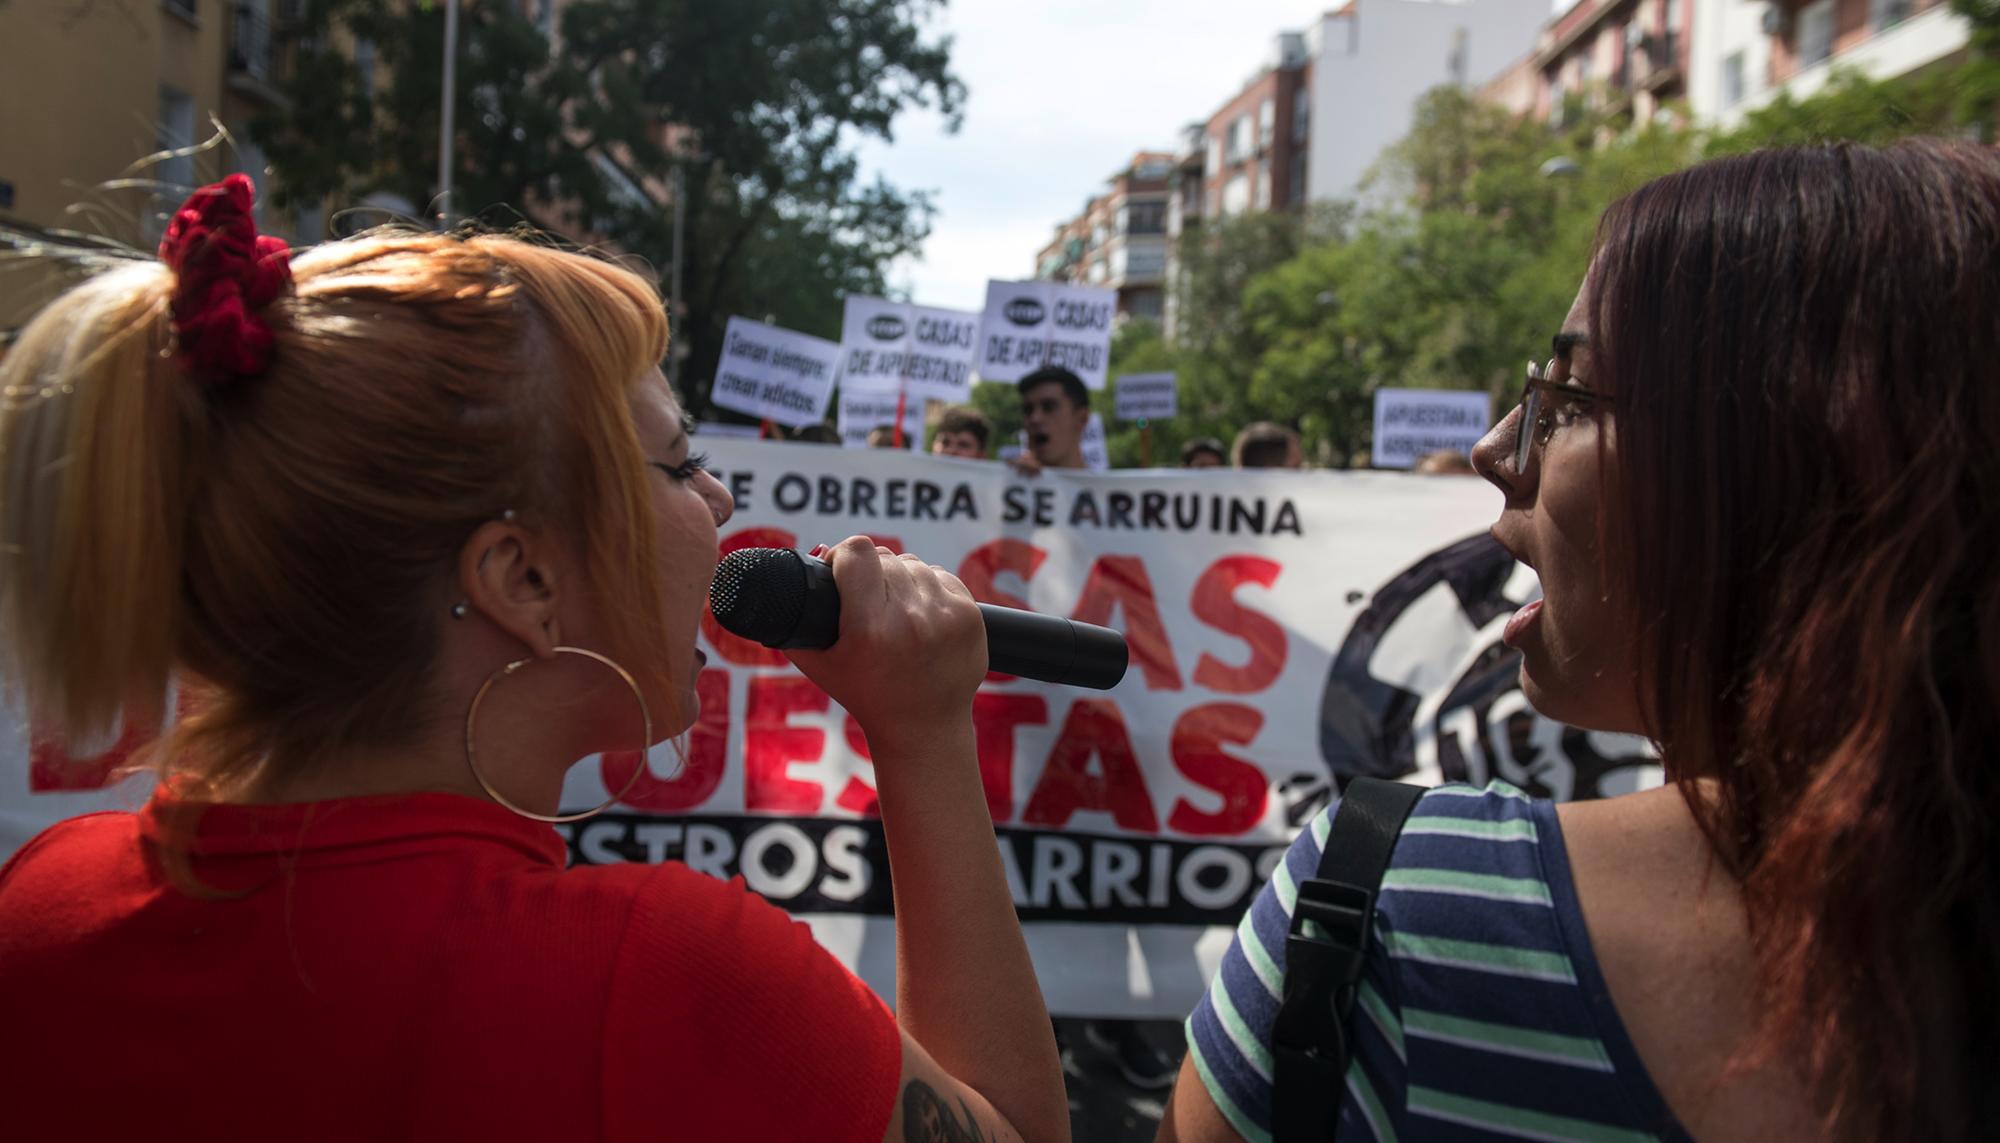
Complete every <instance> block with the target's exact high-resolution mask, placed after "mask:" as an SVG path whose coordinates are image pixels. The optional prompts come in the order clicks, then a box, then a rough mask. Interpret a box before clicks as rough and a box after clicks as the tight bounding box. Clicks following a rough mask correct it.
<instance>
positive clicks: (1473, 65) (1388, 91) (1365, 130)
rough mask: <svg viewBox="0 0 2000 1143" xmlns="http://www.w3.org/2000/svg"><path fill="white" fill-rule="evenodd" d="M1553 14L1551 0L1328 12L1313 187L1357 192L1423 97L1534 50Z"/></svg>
mask: <svg viewBox="0 0 2000 1143" xmlns="http://www.w3.org/2000/svg"><path fill="white" fill-rule="evenodd" d="M1548 17H1549V0H1355V3H1354V4H1353V6H1352V7H1351V8H1350V9H1346V10H1343V11H1342V12H1341V13H1339V14H1337V15H1328V16H1326V17H1324V18H1323V19H1322V21H1321V23H1320V27H1319V33H1320V34H1319V37H1318V38H1319V45H1318V48H1319V51H1318V56H1317V58H1316V59H1315V60H1314V63H1313V76H1312V91H1313V106H1312V143H1311V146H1310V148H1309V151H1308V154H1309V156H1310V158H1309V160H1308V166H1307V168H1306V193H1307V195H1308V196H1309V197H1310V198H1312V199H1314V200H1325V199H1339V198H1353V197H1355V195H1356V193H1357V191H1358V189H1359V187H1360V184H1361V181H1362V176H1363V175H1365V174H1366V173H1367V171H1368V168H1369V167H1371V166H1373V165H1374V163H1375V160H1376V159H1378V158H1380V157H1381V154H1382V151H1383V149H1384V148H1386V147H1388V146H1389V145H1390V144H1391V143H1394V142H1396V141H1397V140H1398V139H1401V138H1402V137H1403V136H1404V135H1406V134H1408V133H1409V130H1410V120H1411V116H1412V113H1413V110H1414V107H1415V104H1416V101H1417V98H1418V97H1419V96H1421V95H1422V94H1423V93H1424V92H1426V91H1429V90H1430V89H1431V88H1433V87H1437V86H1438V85H1440V84H1445V83H1456V84H1460V85H1462V86H1465V87H1467V88H1468V89H1472V90H1476V89H1477V88H1479V87H1481V86H1482V85H1484V84H1485V83H1486V82H1487V81H1488V80H1490V79H1492V78H1493V77H1494V76H1496V75H1499V74H1500V73H1501V72H1503V71H1505V70H1506V69H1507V67H1508V65H1510V64H1512V63H1514V62H1515V61H1516V60H1518V59H1520V58H1521V57H1522V56H1524V55H1526V54H1527V53H1528V52H1529V51H1531V50H1532V49H1533V48H1534V46H1535V33H1536V32H1537V31H1539V30H1540V28H1541V26H1542V23H1543V21H1545V20H1547V19H1548Z"/></svg>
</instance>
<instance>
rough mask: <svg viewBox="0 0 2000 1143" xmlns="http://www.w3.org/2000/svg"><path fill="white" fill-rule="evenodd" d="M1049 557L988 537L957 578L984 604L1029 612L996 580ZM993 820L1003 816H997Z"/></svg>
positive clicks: (1024, 572) (1023, 573) (1000, 679)
mask: <svg viewBox="0 0 2000 1143" xmlns="http://www.w3.org/2000/svg"><path fill="white" fill-rule="evenodd" d="M1048 558H1049V554H1048V553H1047V552H1045V551H1043V550H1042V549H1040V548H1038V547H1036V546H1035V545H1033V544H1030V543H1028V542H1027V541H1026V540H1008V539H1000V540H988V541H986V542H985V543H983V544H981V545H979V546H978V547H976V548H974V549H972V550H971V551H970V552H967V553H966V554H965V559H963V560H961V561H959V565H958V579H959V582H961V583H963V584H964V585H965V590H967V591H969V592H971V593H972V598H974V599H976V600H978V601H979V602H981V603H990V604H993V605H994V606H995V607H1012V608H1015V609H1016V610H1019V611H1030V610H1033V609H1032V608H1030V607H1029V606H1028V602H1027V600H1024V599H1022V598H1020V597H1019V596H1016V595H1011V594H1009V593H1007V592H1004V591H1001V590H1000V588H999V586H998V585H997V584H996V583H995V582H994V581H995V580H996V579H998V578H999V576H1000V573H1001V572H1013V573H1014V574H1015V575H1017V576H1020V577H1021V579H1022V580H1023V581H1026V580H1027V579H1029V578H1031V577H1032V576H1033V575H1034V574H1035V571H1036V569H1038V568H1040V567H1041V566H1042V561H1044V560H1046V559H1048ZM986 681H987V682H989V683H1011V682H1013V681H1014V676H1012V675H1003V674H1001V673H1000V672H998V671H988V672H986ZM1007 801H1008V805H1009V806H1010V807H1011V806H1012V804H1013V798H1012V797H1009V798H1008V799H1007ZM994 820H995V821H999V820H1000V819H999V818H997V817H996V818H995V819H994Z"/></svg>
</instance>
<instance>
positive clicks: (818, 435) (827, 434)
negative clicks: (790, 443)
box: [792, 424, 840, 445]
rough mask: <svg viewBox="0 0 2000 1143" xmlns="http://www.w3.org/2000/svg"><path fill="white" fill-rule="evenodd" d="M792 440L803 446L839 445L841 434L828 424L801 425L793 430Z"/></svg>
mask: <svg viewBox="0 0 2000 1143" xmlns="http://www.w3.org/2000/svg"><path fill="white" fill-rule="evenodd" d="M792 439H793V440H795V441H798V442H799V443H801V444H828V445H837V444H839V443H840V433H838V432H837V431H835V430H834V427H833V426H832V425H828V424H810V425H800V426H799V427H798V428H796V429H793V430H792Z"/></svg>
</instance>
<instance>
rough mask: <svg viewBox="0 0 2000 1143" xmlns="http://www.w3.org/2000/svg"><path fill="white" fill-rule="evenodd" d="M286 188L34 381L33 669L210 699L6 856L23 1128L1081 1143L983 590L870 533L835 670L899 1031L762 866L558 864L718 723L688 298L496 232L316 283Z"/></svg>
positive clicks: (103, 314)
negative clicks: (1030, 913) (287, 229)
mask: <svg viewBox="0 0 2000 1143" xmlns="http://www.w3.org/2000/svg"><path fill="white" fill-rule="evenodd" d="M251 202H252V191H251V187H250V184H249V181H248V180H247V179H245V178H244V177H243V176H241V175H237V176H232V178H231V179H230V180H229V181H227V182H226V183H222V184H217V185H215V186H212V187H208V188H204V189H202V190H201V191H199V192H197V193H196V194H195V195H194V196H193V197H192V198H190V199H189V200H188V203H187V204H186V206H185V207H184V208H183V209H182V210H181V211H179V212H178V214H177V215H176V216H175V218H174V220H173V222H172V224H171V226H170V229H169V231H168V234H167V237H166V239H165V241H164V242H163V244H162V246H161V254H162V258H161V260H160V261H148V262H145V263H138V264H134V265H132V266H130V267H129V268H125V269H120V270H116V271H113V272H110V273H107V274H105V275H104V276H102V277H99V278H97V279H95V280H92V281H90V282H88V283H86V284H84V285H81V286H79V287H77V288H76V289H74V290H72V291H71V292H70V293H68V294H66V295H65V296H63V297H62V298H60V299H59V300H57V301H56V302H54V303H52V304H51V305H50V306H49V307H47V308H46V309H45V310H43V311H42V312H41V313H40V314H39V315H38V316H37V317H36V318H35V319H34V320H33V322H32V323H31V324H30V325H29V326H28V327H27V328H26V330H25V332H24V333H23V335H22V337H21V339H20V341H19V343H18V344H16V345H15V346H14V347H13V348H12V349H11V350H10V351H9V352H8V355H7V357H6V360H5V362H4V364H0V385H4V393H5V395H6V404H5V407H4V409H0V536H4V537H5V543H4V545H0V619H4V647H5V653H6V658H7V660H8V661H9V663H10V664H11V665H12V667H13V668H14V670H13V673H12V675H11V677H12V679H13V680H14V681H15V682H16V683H18V684H19V685H21V686H22V687H23V688H24V689H25V691H26V698H27V701H28V703H29V704H30V705H31V706H32V707H33V709H35V710H37V711H39V712H43V713H44V714H45V715H46V716H47V717H49V718H51V719H53V720H54V721H55V722H56V723H57V724H58V725H59V726H60V727H61V729H62V730H64V731H66V732H68V733H69V734H70V735H72V736H73V739H72V740H75V739H89V738H91V737H93V736H95V735H97V734H100V733H102V732H103V731H104V730H105V728H106V727H113V726H116V725H117V724H118V722H119V717H120V715H121V713H122V712H123V711H124V710H125V709H126V708H127V707H128V706H131V707H134V708H135V709H141V710H143V709H147V708H149V707H150V708H151V709H158V704H159V703H161V702H162V700H163V698H164V696H165V693H166V691H167V688H168V684H169V678H170V677H172V678H175V679H178V680H179V681H180V683H181V685H182V686H183V687H184V688H186V689H185V690H184V691H183V693H184V694H185V695H189V696H190V697H191V699H192V709H193V710H194V711H195V713H193V714H192V715H189V716H187V717H186V718H184V719H183V720H182V721H181V722H180V723H179V725H178V726H177V727H176V728H175V729H174V731H173V732H172V733H171V735H170V736H169V737H168V739H167V740H166V741H165V742H164V743H163V744H161V745H160V746H159V747H158V748H157V750H156V751H155V752H154V754H153V764H154V766H155V768H156V769H157V771H158V774H159V779H160V780H159V782H158V783H157V785H156V787H155V790H154V793H153V794H152V796H151V798H150V800H149V801H148V802H147V803H146V804H145V806H144V807H143V808H142V809H141V810H140V811H139V812H137V813H104V814H94V815H87V816H84V817H81V818H75V819H71V820H69V821H67V822H64V823H61V824H58V825H56V826H54V827H52V828H51V829H49V830H47V831H45V832H44V833H42V834H41V835H39V836H38V837H36V838H35V839H33V840H31V841H29V842H28V843H27V844H26V845H25V846H24V847H23V848H22V849H21V850H20V851H19V852H17V853H16V854H15V855H14V856H13V858H12V859H11V860H10V861H9V862H8V863H7V864H6V866H5V867H4V869H0V1012H4V1013H5V1014H6V1015H5V1019H4V1020H0V1042H4V1049H0V1056H4V1058H5V1059H6V1068H7V1085H8V1087H7V1090H8V1091H9V1092H10V1093H11V1098H9V1099H8V1101H7V1109H6V1116H7V1120H8V1127H9V1128H10V1131H11V1133H12V1134H13V1135H14V1136H16V1137H18V1138H23V1139H56V1138H75V1139H127V1138H139V1137H144V1136H161V1135H163V1136H166V1137H170V1138H189V1137H193V1135H194V1133H195V1132H196V1131H199V1133H200V1135H201V1136H202V1137H212V1138H226V1139H252V1138H262V1139H300V1140H313V1139H343V1140H346V1139H361V1138H377V1137H381V1136H383V1135H385V1134H387V1135H394V1136H413V1137H414V1136H429V1137H437V1138H460V1139H467V1138H487V1139H520V1138H530V1137H540V1138H570V1137H576V1136H586V1137H591V1138H607V1139H638V1138H655V1137H658V1136H660V1135H661V1134H666V1135H669V1136H672V1137H675V1138H682V1139H714V1140H725V1139H787V1138H803V1137H807V1136H810V1137H812V1138H815V1139H824V1138H834V1139H846V1140H854V1141H856V1143H876V1141H877V1140H898V1141H900V1140H908V1139H918V1138H950V1139H961V1138H963V1139H971V1138H980V1139H995V1138H1004V1139H1012V1138H1017V1137H1018V1138H1026V1139H1034V1140H1042V1139H1057V1140H1060V1139H1064V1138H1067V1136H1068V1133H1069V1113H1068V1108H1067V1104H1066V1100H1065V1094H1064V1089H1063V1079H1062V1073H1061V1065H1060V1062H1059V1057H1058V1055H1057V1051H1056V1047H1055V1042H1054V1038H1053V1037H1052V1036H1051V1034H1050V1028H1049V1020H1048V1016H1047V1013H1046V1011H1045V1009H1044V1005H1043V1003H1042V997H1041V993H1040V990H1039V987H1038V985H1037V983H1036V980H1035V975H1034V969H1033V966H1032V964H1031V963H1030V961H1029V957H1028V951H1027V945H1026V942H1025V941H1024V939H1023V937H1022V934H1021V929H1020V926H1019V924H1018V922H1017V921H1016V918H1015V913H1014V905H1013V901H1012V899H1011V897H1010V895H1009V893H1008V888H1007V882H1006V878H1005V876H1004V874H1003V871H1002V866H1001V862H1000V859H999V854H998V852H997V850H996V848H995V846H994V844H993V824H992V820H991V818H990V817H989V816H988V812H987V808H986V799H985V795H984V792H983V789H982V785H981V779H980V773H979V768H978V763H977V760H976V758H975V751H974V730H973V724H972V718H971V705H972V699H973V695H974V693H975V692H976V691H977V690H978V688H979V685H980V682H981V680H982V679H983V678H984V677H985V673H986V649H985V638H984V629H983V627H982V625H981V622H980V618H979V612H978V610H977V608H976V606H975V605H974V603H973V601H972V599H971V596H970V595H969V594H968V593H967V591H966V589H965V587H964V585H962V584H961V583H959V581H958V580H957V579H955V578H954V577H952V576H951V575H950V574H948V573H946V572H944V571H942V570H939V569H936V568H932V567H929V566H927V565H925V564H924V563H922V562H921V561H919V560H917V559H914V558H912V557H899V556H897V555H896V554H894V553H892V552H890V551H888V550H887V549H885V548H879V547H877V546H876V545H875V544H874V543H873V542H871V541H870V540H868V539H867V538H866V537H856V538H854V539H850V540H848V541H846V542H843V543H841V544H839V545H837V546H836V547H834V548H833V549H832V550H831V551H830V552H827V553H826V555H827V558H828V560H829V562H830V563H831V565H832V568H833V574H834V577H835V579H836V580H837V582H838V583H839V587H840V595H841V613H840V620H841V627H840V640H839V642H838V643H837V644H836V645H835V646H834V647H832V648H830V649H828V650H825V651H816V652H803V651H801V652H794V653H793V654H792V660H793V662H795V663H796V664H797V665H798V667H799V668H800V669H801V670H802V671H803V672H804V673H805V675H806V676H807V677H808V678H810V679H811V680H813V682H815V683H816V684H818V685H819V686H820V687H821V688H823V689H824V690H825V691H826V692H827V693H828V694H829V695H831V696H832V697H833V698H834V700H835V701H837V702H839V703H840V705H841V706H842V707H843V708H845V709H846V710H847V711H848V712H849V714H851V715H852V716H853V717H854V718H855V719H857V720H858V721H859V723H860V725H861V726H862V727H863V729H864V732H865V733H866V734H867V736H868V742H869V745H870V747H871V750H872V754H873V758H874V773H875V781H876V785H877V788H878V792H879V798H880V808H881V816H882V822H883V828H884V830H885V833H886V837H887V842H888V847H889V863H890V867H891V874H892V876H893V878H894V881H895V887H896V926H897V946H898V951H897V961H898V964H897V984H896V1001H897V1006H896V1012H895V1013H894V1014H893V1015H892V1014H891V1013H890V1012H889V1010H888V1009H887V1007H885V1006H884V1004H883V1003H882V1001H881V1000H880V999H879V998H877V997H876V995H875V994H874V993H873V992H872V991H871V990H870V989H869V988H868V987H867V986H866V985H865V984H863V983H862V982H861V981H860V980H858V979H857V978H856V977H855V976H854V975H853V974H852V973H850V972H849V971H848V969H847V968H845V967H844V966H843V965H842V964H841V963H840V962H839V961H838V960H836V959H835V958H834V957H833V956H832V955H830V954H829V953H827V952H826V951H825V950H824V949H823V948H822V947H821V946H820V945H819V944H818V943H816V942H815V941H814V939H813V936H812V933H811V931H810V930H809V929H808V928H807V927H806V926H805V925H804V924H803V923H801V922H799V921H796V920H793V919H792V918H790V917H789V916H787V915H786V914H785V913H784V912H782V911H781V910H779V909H777V908H776V907H774V906H772V905H770V904H768V903H766V902H765V901H764V900H763V899H761V898H759V897H757V896H755V895H754V894H752V893H750V892H749V891H748V890H747V889H746V888H745V887H744V886H743V884H742V882H741V881H740V880H739V881H736V882H724V881H720V880H716V879H713V878H710V877H707V876H705V875H703V874H700V873H697V872H694V871H693V870H691V869H690V868H689V867H688V866H686V865H683V864H680V863H677V862H669V863H665V864H659V865H646V864H629V865H627V864H618V865H602V866H588V867H573V868H567V869H565V868H564V855H565V849H564V844H563V841H562V838H561V837H560V835H558V834H557V833H556V831H555V830H554V829H552V828H551V827H550V825H549V824H548V823H550V822H552V821H563V820H571V818H570V817H568V816H564V815H559V814H558V813H557V811H558V808H559V798H560V794H561V789H562V785H563V779H564V775H565V773H566V772H567V771H568V770H569V769H570V768H571V766H572V765H573V764H574V763H575V762H576V761H578V760H579V759H582V758H584V757H586V756H589V755H593V754H597V753H599V752H602V751H621V750H637V749H641V748H643V747H646V746H648V745H651V744H653V743H657V742H662V741H665V740H667V739H670V738H672V737H674V736H676V735H679V734H681V733H682V732H684V731H686V730H687V729H688V728H689V727H690V726H691V725H692V724H693V723H694V721H695V718H696V712H697V706H698V703H699V700H698V698H697V691H696V687H695V681H696V678H697V675H698V673H699V671H700V669H701V665H702V662H703V659H702V655H701V652H700V651H699V650H698V649H697V646H696V636H697V632H698V630H699V627H700V623H699V620H700V618H701V615H702V612H703V606H704V603H705V601H706V598H707V591H708V585H709V581H710V579H711V577H712V576H713V574H714V572H715V568H716V563H717V552H718V529H719V528H720V527H721V526H722V525H723V524H724V523H725V522H726V521H727V520H728V519H729V517H730V514H731V511H732V505H731V498H730V495H729V493H728V491H727V490H726V489H724V488H723V486H722V485H721V484H720V483H719V482H718V481H717V480H716V479H715V477H714V476H713V475H711V474H709V473H708V472H707V471H705V469H704V468H703V461H702V458H701V457H699V456H697V455H694V454H693V451H692V443H691V440H690V437H689V434H688V432H687V429H686V425H685V420H684V415H683V413H682V411H681V408H680V405H679V402H678V401H677V399H676V398H675V395H674V394H673V393H672V392H671V391H670V390H669V388H668V387H667V384H666V381H665V379H664V378H663V377H662V376H661V374H660V371H659V369H658V368H657V362H659V361H660V360H661V359H662V358H663V357H664V356H665V352H666V343H667V328H666V313H665V309H664V306H663V305H662V302H661V299H660V297H659V295H658V293H657V291H656V290H655V289H654V287H653V286H652V285H651V284H650V283H648V282H646V281H645V280H643V279H641V278H639V277H637V276H636V275H634V274H632V273H630V272H628V271H626V270H624V269H621V268H618V267H616V266H613V265H611V264H610V263H607V262H604V261H599V260H596V259H592V258H589V257H585V256H581V255H577V254H571V253H566V252H562V251H559V250H555V249H551V248H549V247H546V246H541V245H535V244H530V243H525V242H520V241H516V240H512V239H508V238H502V237H497V236H463V235H444V234H428V233H379V234H373V235H365V236H361V237H357V238H351V239H346V240H342V241H336V242H329V243H326V244H324V245H321V246H318V247H316V248H314V249H312V250H310V251H307V252H304V253H301V254H299V255H297V256H296V257H293V256H292V255H291V254H290V253H289V252H288V251H287V250H286V249H285V248H284V245H283V243H281V242H278V241H276V240H274V239H270V238H265V237H259V236H258V235H257V234H256V232H255V224H254V221H253V216H252V213H251ZM489 692H491V693H489ZM644 772H645V768H644V767H638V768H636V769H635V770H634V776H635V777H636V776H637V775H638V774H642V773H644ZM618 793H619V792H618V791H613V795H614V800H615V798H616V796H617V795H618ZM86 1061H87V1065H86V1064H85V1062H86ZM107 1076H115V1077H116V1086H117V1088H118V1095H117V1097H116V1098H106V1094H105V1088H104V1083H105V1077H107Z"/></svg>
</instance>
